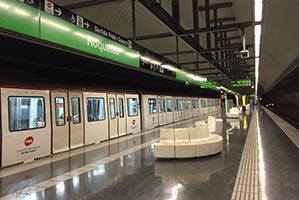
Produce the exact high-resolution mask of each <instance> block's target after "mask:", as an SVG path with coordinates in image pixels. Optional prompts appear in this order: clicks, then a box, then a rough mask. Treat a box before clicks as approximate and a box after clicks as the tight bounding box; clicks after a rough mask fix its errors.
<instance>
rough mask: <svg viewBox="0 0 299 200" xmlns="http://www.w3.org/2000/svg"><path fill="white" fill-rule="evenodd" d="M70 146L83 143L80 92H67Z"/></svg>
mask: <svg viewBox="0 0 299 200" xmlns="http://www.w3.org/2000/svg"><path fill="white" fill-rule="evenodd" d="M68 105H69V113H68V116H69V125H70V148H71V149H74V148H77V147H81V146H83V145H84V122H83V119H82V118H83V111H82V108H83V99H82V94H81V93H73V92H72V93H68Z"/></svg>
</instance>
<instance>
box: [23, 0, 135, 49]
mask: <svg viewBox="0 0 299 200" xmlns="http://www.w3.org/2000/svg"><path fill="white" fill-rule="evenodd" d="M25 1H26V0H25ZM35 1H36V0H35ZM42 8H43V9H42V11H44V12H46V13H48V14H50V15H54V16H56V17H58V18H60V19H63V20H65V21H67V22H70V23H72V24H75V25H77V26H79V27H81V28H84V29H87V30H89V31H92V32H94V33H96V34H99V35H101V36H104V37H106V38H108V39H110V40H113V41H116V42H118V43H120V44H122V45H125V46H127V47H129V48H132V41H131V40H127V39H125V38H123V37H121V36H119V35H117V34H115V33H113V32H111V31H109V30H107V29H105V28H104V27H102V26H100V25H97V24H95V23H93V22H91V21H89V20H87V19H85V18H84V17H81V16H80V15H77V14H76V13H73V12H71V11H69V10H67V9H65V8H63V7H61V6H59V5H57V4H55V3H53V2H51V1H49V0H42Z"/></svg>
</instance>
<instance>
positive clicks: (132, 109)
mask: <svg viewBox="0 0 299 200" xmlns="http://www.w3.org/2000/svg"><path fill="white" fill-rule="evenodd" d="M127 104H128V116H129V117H135V116H138V102H137V99H136V98H128V99H127Z"/></svg>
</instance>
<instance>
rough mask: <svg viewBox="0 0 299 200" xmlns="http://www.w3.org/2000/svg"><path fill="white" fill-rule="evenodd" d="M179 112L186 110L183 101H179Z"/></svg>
mask: <svg viewBox="0 0 299 200" xmlns="http://www.w3.org/2000/svg"><path fill="white" fill-rule="evenodd" d="M178 102H179V103H178V110H179V111H182V110H183V109H184V102H183V99H179V101H178Z"/></svg>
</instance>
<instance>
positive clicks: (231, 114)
mask: <svg viewBox="0 0 299 200" xmlns="http://www.w3.org/2000/svg"><path fill="white" fill-rule="evenodd" d="M226 116H227V117H228V118H239V116H240V112H239V109H238V108H237V107H232V108H231V109H229V112H228V113H227V114H226Z"/></svg>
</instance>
